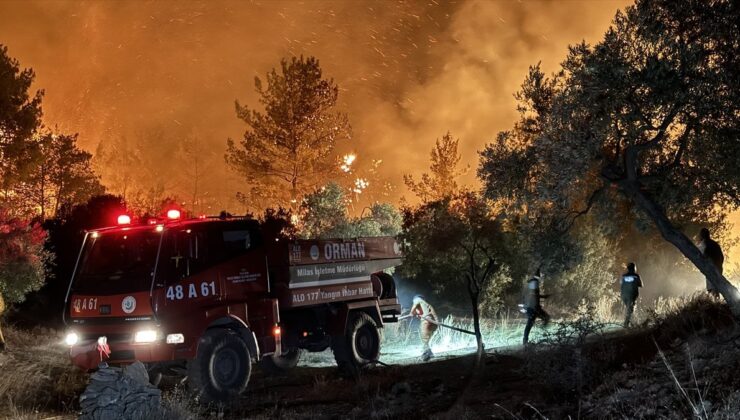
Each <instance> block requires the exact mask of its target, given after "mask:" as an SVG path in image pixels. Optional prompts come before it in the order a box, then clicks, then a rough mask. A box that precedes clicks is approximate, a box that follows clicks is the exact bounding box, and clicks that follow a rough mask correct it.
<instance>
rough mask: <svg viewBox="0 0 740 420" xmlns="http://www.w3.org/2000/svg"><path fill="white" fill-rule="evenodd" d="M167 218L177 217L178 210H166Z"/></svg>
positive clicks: (178, 214) (178, 216) (178, 215)
mask: <svg viewBox="0 0 740 420" xmlns="http://www.w3.org/2000/svg"><path fill="white" fill-rule="evenodd" d="M167 218H168V219H179V218H180V210H177V209H171V210H167Z"/></svg>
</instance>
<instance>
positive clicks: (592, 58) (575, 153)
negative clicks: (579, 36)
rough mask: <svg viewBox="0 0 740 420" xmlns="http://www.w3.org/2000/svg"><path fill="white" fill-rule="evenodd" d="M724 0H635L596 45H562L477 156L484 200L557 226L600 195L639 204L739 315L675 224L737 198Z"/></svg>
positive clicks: (733, 56) (738, 151)
mask: <svg viewBox="0 0 740 420" xmlns="http://www.w3.org/2000/svg"><path fill="white" fill-rule="evenodd" d="M733 4H734V3H733V2H730V1H722V0H718V1H711V2H702V1H691V2H687V3H676V2H672V1H668V0H659V1H638V2H637V3H636V4H635V5H634V6H632V7H628V8H627V9H626V11H625V12H624V13H621V12H620V13H618V14H617V16H616V17H615V19H614V24H613V26H612V27H611V28H610V29H609V30H608V31H607V33H606V35H605V37H604V39H603V41H601V42H600V43H598V44H597V45H595V46H594V47H590V46H588V45H586V44H583V43H582V44H578V45H575V46H572V47H571V48H570V52H569V54H568V57H567V58H566V60H565V61H564V62H563V64H562V69H561V70H560V71H559V72H557V73H556V74H554V75H553V76H552V77H546V76H545V75H544V74H543V73H542V71H541V70H540V69H539V66H535V67H532V68H531V69H530V72H529V76H528V77H527V78H526V80H525V82H524V84H523V85H522V90H521V91H520V92H519V93H518V94H517V99H518V100H519V107H518V109H519V112H520V120H519V122H518V123H517V124H516V125H515V126H514V127H513V129H512V130H510V131H507V132H503V133H500V134H499V136H498V137H497V139H496V140H495V141H494V142H493V143H491V144H489V145H488V146H487V147H486V149H485V150H484V151H483V152H482V153H481V165H480V168H479V170H478V175H479V176H480V178H481V179H482V180H483V182H484V184H485V191H486V195H487V197H489V198H493V199H497V200H507V201H509V202H513V203H516V207H517V208H519V209H520V210H521V211H522V212H523V213H525V214H526V217H527V218H528V220H530V221H535V220H536V221H537V222H538V223H540V224H545V225H548V226H550V227H551V228H552V229H554V230H557V231H567V230H568V229H570V228H571V227H572V226H573V224H574V222H575V220H576V218H578V217H580V216H582V215H584V214H586V213H588V212H589V211H591V209H592V208H594V207H595V206H599V205H601V204H602V203H604V202H607V203H611V205H612V206H613V207H615V206H616V207H619V206H626V207H628V208H635V209H639V210H640V212H641V213H640V215H641V216H640V217H645V218H647V219H648V220H650V221H651V222H652V223H653V224H655V226H656V227H657V228H658V230H659V231H660V233H661V235H662V236H663V238H664V239H666V240H668V241H669V242H671V243H672V244H673V245H674V246H676V247H677V248H678V249H679V250H680V251H681V252H682V253H683V254H684V255H685V256H686V257H687V258H689V259H690V260H691V261H692V263H693V264H694V265H696V266H697V267H698V268H699V269H700V270H701V271H702V273H704V274H705V275H706V276H708V277H709V278H710V279H711V280H712V281H713V282H714V283H715V285H718V289H719V290H720V291H721V292H722V293H723V295H724V296H725V298H726V299H727V300H728V301H730V302H733V305H732V306H733V307H734V308H736V309H737V310H738V311H739V312H740V303H738V304H735V303H737V302H736V301H737V296H738V295H737V293H736V291H735V290H734V288H733V287H732V286H731V285H729V283H727V281H726V280H724V278H723V277H722V276H721V275H720V273H719V272H717V270H715V269H714V268H713V266H712V265H711V264H710V263H709V261H708V260H707V259H705V258H703V257H702V256H701V253H700V252H699V250H698V249H697V248H696V246H695V245H694V244H693V243H692V242H691V241H690V240H689V239H688V238H687V237H686V235H684V234H683V233H682V232H681V231H680V229H679V228H680V225H681V224H684V223H686V222H688V221H696V222H706V221H710V220H713V218H714V217H715V216H716V209H717V208H720V207H722V208H724V209H725V210H727V209H732V208H736V207H737V206H738V205H740V194H738V190H737V188H738V185H740V183H739V181H740V171H738V169H737V165H736V162H737V161H738V160H739V159H740V142H738V138H740V137H739V136H738V134H739V133H740V62H738V60H740V58H738V57H740V54H739V53H740V50H739V49H740V45H738V43H737V39H738V33H739V30H738V23H737V22H739V21H740V19H738V12H739V11H738V9H737V7H736V6H733ZM607 209H608V207H607ZM612 214H614V213H612ZM609 219H611V220H617V221H618V220H619V219H618V218H614V217H611V218H609ZM674 223H676V224H678V225H679V227H676V225H674Z"/></svg>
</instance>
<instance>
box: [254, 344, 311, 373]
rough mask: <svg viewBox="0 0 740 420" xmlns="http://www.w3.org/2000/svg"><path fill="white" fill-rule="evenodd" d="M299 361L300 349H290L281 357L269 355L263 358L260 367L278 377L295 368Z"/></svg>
mask: <svg viewBox="0 0 740 420" xmlns="http://www.w3.org/2000/svg"><path fill="white" fill-rule="evenodd" d="M300 359H301V349H299V348H292V349H289V350H288V351H287V352H285V353H283V354H281V355H276V354H270V355H268V356H265V357H263V358H262V360H260V367H261V368H262V370H264V371H265V372H267V373H269V374H273V375H279V374H282V373H285V372H287V371H289V370H290V369H293V368H294V367H296V365H298V361H299V360H300Z"/></svg>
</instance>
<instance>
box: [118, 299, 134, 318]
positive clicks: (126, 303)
mask: <svg viewBox="0 0 740 420" xmlns="http://www.w3.org/2000/svg"><path fill="white" fill-rule="evenodd" d="M121 309H123V312H125V313H127V314H130V313H131V312H133V311H134V310H135V309H136V298H135V297H133V296H126V297H125V298H123V301H122V302H121Z"/></svg>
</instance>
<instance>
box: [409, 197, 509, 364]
mask: <svg viewBox="0 0 740 420" xmlns="http://www.w3.org/2000/svg"><path fill="white" fill-rule="evenodd" d="M493 216H494V215H493V214H492V209H491V207H490V205H489V204H488V202H487V201H486V200H485V199H484V198H482V197H480V196H479V195H477V194H475V193H472V192H463V193H460V194H458V195H456V196H453V197H448V198H444V199H442V200H438V201H433V202H430V203H426V204H422V205H420V206H419V207H416V208H413V209H406V210H405V211H404V220H403V232H402V233H401V235H400V237H401V239H402V240H403V243H404V244H405V248H404V255H405V256H404V263H403V266H401V271H402V273H403V274H404V275H407V276H411V277H416V278H421V279H425V280H427V281H428V282H429V283H430V284H431V285H432V286H433V287H434V288H435V289H436V290H437V291H438V292H440V293H442V294H446V293H450V292H451V293H455V292H456V291H459V290H460V289H461V287H460V286H461V285H465V290H466V291H467V296H468V298H469V300H470V304H471V310H472V314H473V324H474V328H475V337H476V341H477V343H478V355H479V356H480V355H481V354H482V352H483V340H482V336H481V331H480V314H479V303H480V296H481V293H482V292H483V291H485V290H487V289H489V288H491V287H497V288H498V289H499V290H501V289H503V287H502V286H503V285H492V284H490V282H491V281H492V279H494V278H496V279H499V278H500V277H496V276H495V275H496V274H497V273H498V272H499V271H500V270H501V269H502V268H503V266H504V265H503V261H504V259H505V258H506V257H505V255H506V254H507V250H506V243H507V242H508V238H507V234H506V233H505V232H504V230H503V229H502V227H501V225H500V223H499V222H498V221H497V220H496V219H495V218H494V217H493Z"/></svg>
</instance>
